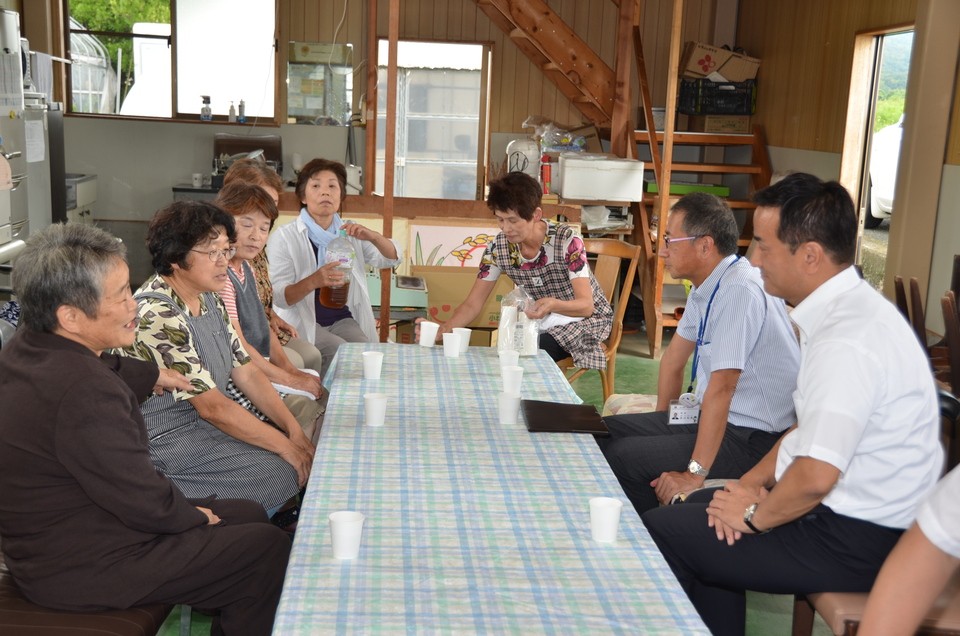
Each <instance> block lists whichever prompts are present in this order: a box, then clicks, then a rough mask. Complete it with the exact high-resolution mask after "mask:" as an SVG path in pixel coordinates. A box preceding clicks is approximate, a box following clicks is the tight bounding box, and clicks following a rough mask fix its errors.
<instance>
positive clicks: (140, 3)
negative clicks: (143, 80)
mask: <svg viewBox="0 0 960 636" xmlns="http://www.w3.org/2000/svg"><path fill="white" fill-rule="evenodd" d="M70 16H71V17H72V18H73V19H74V20H76V21H77V22H79V23H80V24H82V25H83V26H84V27H85V28H86V29H89V30H90V31H110V32H113V33H132V32H133V25H134V24H135V23H137V22H151V23H157V24H170V0H70ZM97 39H99V40H100V42H101V43H102V44H103V45H104V47H106V49H107V53H108V54H109V56H110V64H111V65H112V66H113V67H114V68H115V69H116V64H117V50H120V51H121V62H120V64H121V67H122V68H120V69H116V70H117V71H118V72H119V73H120V77H121V80H122V81H121V85H122V87H123V88H122V91H123V93H122V95H121V101H122V98H123V97H126V94H127V91H128V90H130V86H131V85H132V84H133V40H132V39H131V38H129V37H116V36H102V35H101V36H97Z"/></svg>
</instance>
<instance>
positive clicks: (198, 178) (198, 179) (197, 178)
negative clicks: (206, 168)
mask: <svg viewBox="0 0 960 636" xmlns="http://www.w3.org/2000/svg"><path fill="white" fill-rule="evenodd" d="M202 185H203V173H200V172H194V173H193V187H194V188H199V187H200V186H202Z"/></svg>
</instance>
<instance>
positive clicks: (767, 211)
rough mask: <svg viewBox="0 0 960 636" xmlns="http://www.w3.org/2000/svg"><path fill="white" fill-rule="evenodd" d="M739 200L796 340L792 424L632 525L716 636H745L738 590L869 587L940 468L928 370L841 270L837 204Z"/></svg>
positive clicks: (908, 334)
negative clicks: (749, 462)
mask: <svg viewBox="0 0 960 636" xmlns="http://www.w3.org/2000/svg"><path fill="white" fill-rule="evenodd" d="M753 200H754V202H755V203H756V204H757V206H758V207H757V211H756V214H755V216H754V238H755V239H756V241H757V246H758V249H757V250H756V252H754V255H753V261H754V264H755V265H757V266H758V267H759V268H760V270H761V274H762V277H763V280H764V287H765V289H766V291H767V292H768V293H770V294H772V295H774V296H780V297H781V298H783V299H785V300H786V301H787V302H788V303H790V304H791V305H793V306H794V307H795V309H794V311H793V313H792V314H791V318H792V319H793V320H794V322H795V323H796V324H797V326H798V327H799V330H800V351H801V362H800V373H799V375H798V378H797V390H796V392H795V393H794V404H795V406H796V412H797V425H796V426H795V427H793V428H791V429H790V431H788V432H787V433H786V434H785V435H784V436H783V437H782V438H781V440H780V442H779V443H778V444H777V445H776V446H775V447H774V448H773V449H771V451H770V453H768V454H767V455H766V456H765V457H764V458H763V459H762V460H761V461H760V463H758V464H757V465H756V466H755V467H754V468H753V469H751V470H750V471H748V472H747V473H746V474H744V475H743V477H742V478H741V479H740V480H739V482H727V484H726V486H725V487H724V488H723V489H721V490H715V491H710V490H706V491H700V492H699V493H697V494H695V495H693V496H691V497H689V498H687V501H686V503H683V504H680V505H675V506H666V507H662V508H658V509H655V510H651V511H649V512H647V513H646V514H644V515H643V517H642V519H643V522H644V524H645V525H646V527H647V529H648V530H649V531H650V534H651V535H652V537H653V539H654V541H656V543H657V546H658V547H659V548H660V551H661V552H662V553H663V555H664V557H665V559H666V560H667V563H668V564H669V565H670V567H671V568H672V569H673V572H674V573H675V574H676V576H677V578H678V580H679V581H680V583H681V585H682V586H683V588H684V590H685V591H686V592H687V594H688V595H689V596H690V599H691V600H692V601H693V604H694V606H695V607H696V608H697V611H698V612H699V613H700V616H701V617H702V618H703V620H704V622H705V623H706V625H707V627H709V628H710V630H711V631H712V632H713V634H714V635H715V636H719V635H727V634H736V635H738V636H740V635H742V634H743V633H744V629H745V623H746V620H745V618H746V606H745V591H746V590H754V591H759V592H771V593H777V594H807V593H814V592H867V591H869V590H870V588H871V587H872V585H873V582H874V579H875V578H876V576H877V573H878V572H879V570H880V567H881V565H882V564H883V561H884V559H885V558H886V557H887V555H888V554H889V553H890V550H892V549H893V546H894V545H895V544H896V542H897V540H898V539H899V538H900V535H901V534H902V532H903V530H904V529H906V528H907V527H908V526H909V525H910V524H911V523H912V522H913V519H914V516H915V514H916V509H917V506H918V504H919V502H920V501H921V500H922V499H923V498H924V497H925V496H926V495H927V494H928V493H929V492H930V490H931V489H932V488H933V486H934V484H935V483H936V481H937V479H938V477H939V476H940V473H941V471H942V467H943V455H944V453H943V447H942V445H941V442H940V417H939V410H938V405H937V394H936V390H935V385H934V381H933V376H932V373H931V370H930V364H929V361H928V360H927V357H926V354H925V352H924V351H923V349H922V347H921V346H920V343H919V341H918V340H917V338H916V336H915V335H914V333H913V331H912V330H911V329H910V326H909V325H908V324H907V322H906V321H905V320H904V319H903V316H902V315H900V313H899V312H898V311H897V309H896V308H895V307H894V306H893V305H892V304H891V303H890V302H889V301H888V300H887V299H885V298H884V297H883V296H881V295H880V294H879V293H878V292H877V291H876V290H874V289H873V288H872V287H870V285H869V284H868V283H867V282H865V281H863V280H862V279H861V278H860V277H859V276H858V274H857V271H856V269H855V268H854V267H853V260H854V254H855V246H856V237H857V227H858V225H857V216H856V212H855V210H854V207H853V201H852V200H851V199H850V195H849V194H848V193H847V191H846V190H845V189H844V188H843V186H841V185H840V184H839V183H836V182H829V183H824V182H822V181H821V180H820V179H818V178H817V177H814V176H812V175H808V174H792V175H790V176H788V177H786V178H785V179H784V180H782V181H780V182H779V183H777V184H775V185H773V186H770V187H768V188H765V189H763V190H761V191H759V192H757V193H756V194H755V195H754V198H753Z"/></svg>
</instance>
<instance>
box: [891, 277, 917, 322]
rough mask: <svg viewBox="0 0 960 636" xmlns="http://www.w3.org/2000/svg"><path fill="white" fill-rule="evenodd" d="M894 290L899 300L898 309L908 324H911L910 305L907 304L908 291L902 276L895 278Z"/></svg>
mask: <svg viewBox="0 0 960 636" xmlns="http://www.w3.org/2000/svg"><path fill="white" fill-rule="evenodd" d="M893 289H894V293H895V294H896V298H897V309H899V310H900V313H901V314H903V317H904V318H906V319H907V322H910V305H908V304H907V291H906V288H905V287H904V286H903V278H901V277H900V276H894V277H893ZM911 324H913V323H911Z"/></svg>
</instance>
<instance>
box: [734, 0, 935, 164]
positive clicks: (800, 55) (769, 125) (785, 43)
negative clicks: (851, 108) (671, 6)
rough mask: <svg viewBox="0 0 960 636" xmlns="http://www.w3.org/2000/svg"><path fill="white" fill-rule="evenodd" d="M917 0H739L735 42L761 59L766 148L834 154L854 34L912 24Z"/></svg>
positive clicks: (760, 119) (760, 107)
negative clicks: (838, 0) (768, 146)
mask: <svg viewBox="0 0 960 636" xmlns="http://www.w3.org/2000/svg"><path fill="white" fill-rule="evenodd" d="M916 9H917V3H916V0H844V1H843V2H836V1H835V0H778V1H777V2H769V1H767V0H741V1H740V16H739V20H738V28H737V32H738V39H739V41H738V42H737V44H738V45H739V46H742V47H744V48H745V49H746V50H747V52H748V53H749V54H750V55H754V56H756V57H759V58H760V59H761V60H762V62H761V64H760V73H759V75H758V86H757V89H758V91H757V92H758V95H757V114H756V116H755V118H754V121H755V123H758V124H761V125H762V126H763V127H764V129H765V131H766V135H767V143H769V144H770V145H771V146H782V147H786V148H800V149H804V150H818V151H823V152H836V153H839V152H840V150H841V147H842V145H843V127H844V122H845V119H846V103H847V96H848V91H849V84H850V70H851V67H852V64H853V37H854V34H855V33H856V32H857V31H862V30H865V29H871V28H879V27H884V26H888V25H893V24H900V23H904V22H912V21H913V19H914V16H915V15H916Z"/></svg>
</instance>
